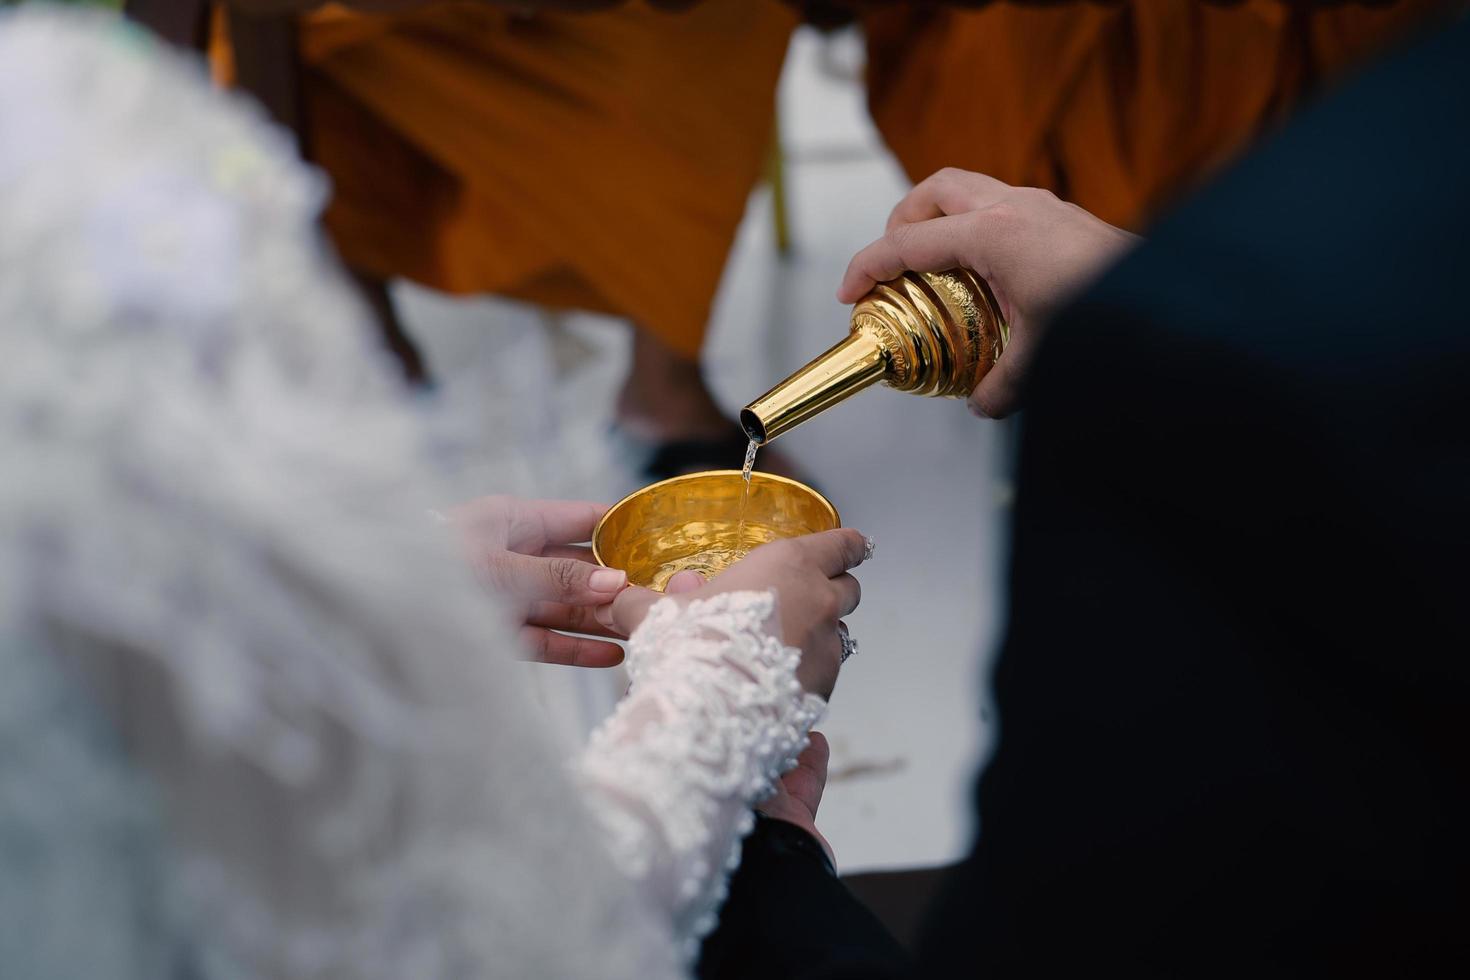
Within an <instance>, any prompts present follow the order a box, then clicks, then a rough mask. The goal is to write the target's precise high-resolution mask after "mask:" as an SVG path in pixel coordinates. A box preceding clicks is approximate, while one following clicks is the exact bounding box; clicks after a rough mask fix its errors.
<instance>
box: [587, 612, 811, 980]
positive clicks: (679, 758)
mask: <svg viewBox="0 0 1470 980" xmlns="http://www.w3.org/2000/svg"><path fill="white" fill-rule="evenodd" d="M775 602H776V599H775V595H774V594H773V593H770V592H730V593H724V594H721V595H717V596H712V597H711V598H709V599H703V600H697V601H695V602H691V603H690V604H689V605H687V606H680V605H679V604H677V603H675V602H674V601H673V600H670V599H666V600H663V601H661V602H659V603H657V604H656V605H654V606H653V608H652V609H650V610H649V612H648V616H647V618H646V619H645V620H644V621H643V625H642V626H640V627H639V628H638V630H637V631H636V632H635V633H634V634H633V636H632V638H631V640H630V642H629V645H628V661H627V663H628V671H629V674H630V675H631V677H632V680H633V685H632V689H631V691H630V693H629V695H628V697H627V698H626V699H625V700H624V701H623V703H622V704H621V705H620V706H619V707H618V710H617V711H616V712H615V713H614V714H613V716H612V717H611V718H609V719H608V720H607V722H606V723H604V724H603V725H602V727H601V728H599V729H598V730H597V731H596V732H595V733H594V734H593V736H592V740H591V743H590V744H589V745H588V747H587V749H586V751H585V752H584V753H583V755H582V757H581V759H580V761H579V764H578V767H577V768H578V771H579V774H580V776H581V778H582V781H583V783H584V785H585V786H586V787H587V789H588V791H589V793H590V795H591V803H592V806H593V809H594V810H595V812H596V813H597V816H598V819H599V820H600V821H601V823H602V825H603V828H604V832H605V833H606V835H607V838H608V841H609V847H610V850H611V852H612V854H613V857H614V859H615V860H616V861H617V863H618V864H619V866H621V867H622V869H623V870H624V871H625V872H626V873H627V874H628V875H629V876H630V877H632V878H633V879H634V880H635V881H636V882H638V883H639V884H640V885H641V886H642V888H643V889H644V891H645V894H646V895H647V897H648V899H649V901H650V902H651V903H653V904H654V905H655V906H656V907H658V908H660V909H663V910H666V911H667V912H668V914H669V916H670V919H671V921H672V922H673V923H674V930H675V935H676V937H677V938H678V939H679V941H680V943H681V945H682V946H683V948H684V950H685V953H686V955H689V956H691V957H692V955H693V953H694V952H695V950H696V949H697V944H698V941H699V939H700V937H701V936H703V935H704V934H705V933H707V932H709V930H710V929H711V928H712V927H713V925H714V922H715V913H716V911H717V910H718V908H719V905H720V903H721V901H723V899H724V896H725V890H726V878H727V876H728V874H729V872H730V870H732V869H733V868H734V866H735V864H736V863H737V862H738V860H739V854H740V840H741V838H743V837H744V836H745V835H746V834H747V833H749V832H750V828H751V827H752V826H753V824H754V816H753V814H752V812H751V805H752V804H753V803H755V802H757V801H758V800H760V799H761V798H763V797H764V796H766V795H768V794H769V793H770V791H771V789H772V787H773V786H774V783H775V780H776V778H777V777H778V776H779V775H780V774H781V773H782V772H784V771H786V770H787V769H790V768H791V767H792V766H793V765H795V763H796V757H797V755H798V754H799V753H800V752H801V751H802V749H804V748H805V747H806V745H807V733H808V732H809V731H810V730H811V727H812V725H813V724H815V723H816V721H817V719H818V718H819V717H820V716H821V714H822V711H823V710H824V709H825V708H826V702H824V701H823V700H822V699H821V698H819V697H816V696H815V695H810V694H806V693H804V692H803V691H802V689H801V685H800V684H799V683H798V682H797V679H796V666H797V663H798V662H799V661H800V658H801V654H800V651H798V650H796V649H795V648H793V647H788V646H785V645H784V644H782V643H781V641H780V640H779V639H778V638H777V637H775V636H772V635H771V633H770V632H768V629H767V624H768V623H769V622H771V621H772V619H773V613H774V609H775Z"/></svg>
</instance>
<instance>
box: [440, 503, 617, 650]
mask: <svg viewBox="0 0 1470 980" xmlns="http://www.w3.org/2000/svg"><path fill="white" fill-rule="evenodd" d="M606 510H607V507H606V506H604V505H602V504H592V503H585V502H580V501H563V500H521V499H518V498H515V497H481V498H480V499H478V500H472V501H470V502H469V503H467V504H461V505H460V506H458V507H455V508H453V509H451V510H449V511H448V512H447V513H446V514H445V515H444V517H445V519H446V520H447V521H448V522H449V523H450V524H452V525H454V527H455V528H456V529H458V530H459V532H460V536H461V543H462V545H463V547H464V549H465V553H466V557H467V558H468V560H469V563H470V565H471V566H472V567H473V568H474V570H475V574H476V575H477V576H478V577H479V579H480V581H481V582H483V583H484V584H485V585H486V586H487V587H488V588H490V589H492V590H493V591H495V592H497V593H499V594H501V595H502V596H505V597H507V598H508V599H509V600H510V602H511V603H512V604H513V606H514V608H515V609H516V610H517V614H518V615H519V616H520V617H521V619H522V622H523V623H524V624H525V625H524V626H523V627H522V628H521V640H522V642H523V643H524V645H525V647H526V648H527V649H528V650H530V651H531V654H532V656H533V657H534V659H536V660H541V661H544V662H546V663H554V664H574V665H576V666H579V667H611V666H613V665H615V664H619V663H622V660H623V650H622V647H620V646H618V645H617V644H616V643H608V642H605V641H602V640H592V639H587V638H586V637H577V636H566V635H564V634H562V633H557V632H553V631H554V630H571V631H573V632H576V633H590V634H593V635H594V636H626V634H618V633H615V632H612V631H610V630H609V629H608V628H607V627H606V626H605V625H604V624H603V623H602V622H600V621H599V620H598V619H597V617H596V616H595V615H594V614H593V610H594V609H595V608H596V607H597V606H603V605H606V604H607V603H609V602H612V601H613V599H614V598H615V597H616V596H617V594H618V593H619V592H621V591H622V590H623V587H624V586H626V585H627V584H628V576H627V574H626V573H624V572H621V571H616V570H614V569H610V568H601V567H599V566H598V565H597V564H595V563H594V562H593V560H592V549H591V548H589V547H587V546H586V545H584V544H583V542H586V541H589V540H591V538H592V528H593V527H594V526H595V525H596V524H597V521H598V519H599V518H600V517H602V515H603V512H604V511H606Z"/></svg>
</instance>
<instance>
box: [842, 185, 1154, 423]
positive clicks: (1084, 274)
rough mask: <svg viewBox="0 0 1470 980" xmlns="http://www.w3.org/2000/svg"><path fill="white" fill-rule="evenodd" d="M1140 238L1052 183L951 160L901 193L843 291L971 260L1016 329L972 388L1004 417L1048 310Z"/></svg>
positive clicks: (852, 298) (975, 401) (853, 297)
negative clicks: (1022, 182)
mask: <svg viewBox="0 0 1470 980" xmlns="http://www.w3.org/2000/svg"><path fill="white" fill-rule="evenodd" d="M1139 241H1141V239H1139V237H1138V236H1137V235H1133V234H1130V233H1129V232H1126V231H1124V230H1123V229H1121V228H1115V227H1113V226H1112V225H1110V224H1108V223H1107V222H1105V221H1102V220H1101V219H1099V218H1096V217H1094V216H1093V215H1091V214H1089V213H1088V212H1086V211H1084V210H1082V209H1081V208H1079V207H1077V206H1076V205H1075V204H1068V203H1066V202H1065V201H1061V200H1058V199H1057V197H1056V195H1054V194H1052V193H1051V192H1050V191H1045V190H1040V189H1038V188H1035V187H1012V186H1010V185H1009V184H1003V183H1001V182H1000V181H998V180H995V179H994V178H992V177H986V176H985V175H983V174H975V173H969V172H968V171H964V170H954V169H946V170H941V171H939V172H938V173H937V174H935V175H934V176H932V177H930V178H928V179H927V180H925V181H923V182H922V183H920V184H919V185H918V186H916V187H915V188H914V189H913V190H912V191H910V192H909V193H908V195H907V196H906V197H904V199H903V200H902V201H900V202H899V203H898V206H897V207H895V208H894V209H893V213H892V214H891V215H890V216H889V218H888V230H887V233H886V234H884V236H883V237H882V238H880V239H878V240H877V241H876V242H874V243H873V244H871V245H869V246H868V247H867V248H865V249H863V250H862V251H861V252H859V253H858V254H857V255H856V256H854V257H853V260H852V262H851V264H849V265H848V267H847V274H846V275H845V276H843V279H842V286H841V288H840V289H839V290H838V292H837V298H838V299H839V300H841V301H842V302H844V303H856V302H857V301H858V300H859V299H862V297H863V295H864V294H866V293H867V292H868V290H870V289H872V288H873V286H874V285H876V284H877V283H879V282H882V281H884V280H886V279H892V278H894V277H895V276H897V275H899V274H901V273H903V272H905V271H908V270H914V271H916V272H943V271H945V270H946V269H954V268H965V269H970V270H972V271H973V272H975V273H976V274H978V275H979V276H981V277H982V278H983V279H985V281H986V282H988V283H989V284H990V288H991V290H992V291H993V292H994V293H995V298H996V300H997V301H999V303H1000V307H1001V312H1002V313H1003V314H1004V315H1005V318H1006V320H1007V321H1009V323H1010V326H1011V338H1010V343H1009V344H1008V345H1007V347H1006V350H1005V353H1004V354H1002V355H1001V357H1000V359H999V360H998V361H996V364H995V367H993V368H991V370H990V373H988V374H987V375H986V376H985V377H984V378H983V379H982V380H981V381H980V384H979V385H978V386H977V387H976V388H975V390H974V392H972V393H971V395H970V409H971V411H973V412H975V413H976V414H977V415H986V416H989V417H990V418H1001V417H1003V416H1005V415H1009V414H1010V413H1011V412H1013V411H1015V410H1016V409H1017V408H1018V407H1019V405H1020V395H1021V388H1022V385H1023V383H1024V382H1025V379H1026V375H1027V373H1028V371H1029V370H1030V367H1031V359H1032V357H1033V355H1034V354H1035V351H1036V347H1037V341H1038V340H1039V337H1040V331H1041V330H1042V328H1043V327H1044V326H1045V323H1046V320H1047V319H1048V318H1049V317H1050V316H1051V315H1052V314H1053V313H1055V312H1056V310H1057V309H1058V308H1059V307H1061V306H1062V305H1063V304H1065V303H1066V302H1067V301H1068V300H1070V299H1071V298H1073V297H1074V296H1076V295H1077V294H1078V293H1079V292H1081V291H1082V290H1083V289H1085V288H1086V287H1087V286H1088V285H1090V284H1091V283H1092V281H1093V280H1094V279H1096V278H1097V277H1098V276H1099V275H1100V274H1101V273H1102V272H1103V271H1104V270H1106V269H1107V268H1108V267H1109V266H1110V265H1112V264H1113V263H1114V262H1116V261H1117V260H1118V259H1119V258H1120V257H1121V256H1122V255H1123V254H1124V253H1125V252H1127V251H1128V250H1129V249H1130V248H1132V247H1133V246H1134V245H1136V244H1137V243H1138V242H1139Z"/></svg>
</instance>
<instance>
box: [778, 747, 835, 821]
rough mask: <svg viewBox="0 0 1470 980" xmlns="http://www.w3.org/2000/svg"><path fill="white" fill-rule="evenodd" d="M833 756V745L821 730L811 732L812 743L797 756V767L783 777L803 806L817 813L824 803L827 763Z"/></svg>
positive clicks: (812, 812) (793, 796)
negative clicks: (828, 742) (823, 792)
mask: <svg viewBox="0 0 1470 980" xmlns="http://www.w3.org/2000/svg"><path fill="white" fill-rule="evenodd" d="M831 758H832V747H831V746H830V745H828V744H827V737H826V736H825V735H823V734H822V733H821V732H812V733H811V743H810V744H808V745H807V747H806V750H805V751H804V752H802V753H801V755H799V756H797V758H796V768H795V769H793V770H791V771H790V772H788V773H787V774H786V775H785V776H783V777H781V782H782V783H783V784H785V786H786V792H788V793H790V794H791V796H792V798H793V799H795V800H796V801H797V802H798V803H800V804H801V805H802V806H804V807H806V808H807V809H808V810H809V811H811V815H812V816H813V817H815V816H816V815H817V808H818V807H820V806H821V805H822V791H823V790H825V789H826V788H827V763H828V761H829V760H830V759H831Z"/></svg>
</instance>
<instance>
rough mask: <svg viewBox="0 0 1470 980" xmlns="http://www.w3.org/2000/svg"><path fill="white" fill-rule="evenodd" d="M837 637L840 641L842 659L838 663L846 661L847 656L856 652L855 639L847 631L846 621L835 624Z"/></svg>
mask: <svg viewBox="0 0 1470 980" xmlns="http://www.w3.org/2000/svg"><path fill="white" fill-rule="evenodd" d="M837 639H839V640H841V641H842V659H841V660H840V661H839V663H844V664H845V663H847V658H848V657H850V656H852V655H853V654H855V653H857V652H858V643H857V640H854V639H853V638H852V634H851V633H849V632H848V631H847V624H846V623H838V624H837Z"/></svg>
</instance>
